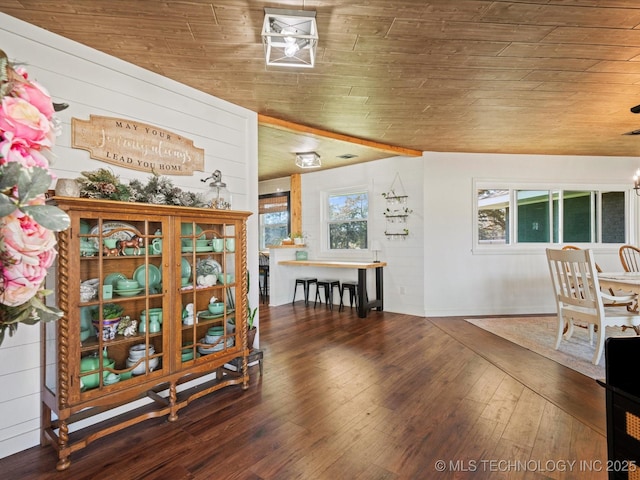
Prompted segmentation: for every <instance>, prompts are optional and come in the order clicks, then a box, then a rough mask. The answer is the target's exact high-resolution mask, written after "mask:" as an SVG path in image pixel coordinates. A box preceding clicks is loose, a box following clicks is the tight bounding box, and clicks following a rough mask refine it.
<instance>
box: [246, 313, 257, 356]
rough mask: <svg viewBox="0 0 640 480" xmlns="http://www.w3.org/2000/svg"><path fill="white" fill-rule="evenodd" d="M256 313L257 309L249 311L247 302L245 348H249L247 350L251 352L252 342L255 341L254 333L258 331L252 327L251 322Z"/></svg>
mask: <svg viewBox="0 0 640 480" xmlns="http://www.w3.org/2000/svg"><path fill="white" fill-rule="evenodd" d="M257 311H258V307H255V308H254V309H253V310H251V307H250V306H249V302H247V346H248V347H249V350H253V342H254V341H255V339H256V333H257V332H258V329H257V328H256V327H254V325H253V320H254V318H255V316H256V312H257Z"/></svg>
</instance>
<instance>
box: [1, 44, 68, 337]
mask: <svg viewBox="0 0 640 480" xmlns="http://www.w3.org/2000/svg"><path fill="white" fill-rule="evenodd" d="M0 101H1V104H0V344H2V341H3V340H4V337H5V332H6V331H7V330H8V331H9V334H10V335H13V333H14V332H15V331H16V330H17V328H18V323H20V322H22V323H26V324H35V323H37V322H38V321H40V320H42V321H51V320H56V319H58V318H60V317H61V316H62V312H61V311H59V310H58V309H55V308H51V307H47V306H46V305H45V304H44V302H43V297H44V296H45V295H47V294H49V293H51V292H48V291H46V290H44V289H43V283H44V279H45V276H46V274H47V269H48V268H49V267H51V265H53V262H54V261H55V258H56V255H57V251H56V248H55V247H56V244H57V241H56V236H55V233H54V232H56V231H61V230H65V229H66V228H68V226H69V217H68V216H67V215H66V214H65V213H64V212H63V211H62V210H60V209H59V208H57V207H54V206H50V205H46V204H45V192H46V191H47V190H48V189H49V187H50V185H51V182H52V180H53V179H54V176H53V175H52V174H51V172H50V171H49V159H48V158H47V154H48V153H49V150H50V149H51V148H52V147H53V146H54V143H55V137H56V135H57V134H58V133H59V132H58V129H57V128H56V119H55V117H54V113H55V107H54V104H53V102H52V100H51V97H50V96H49V94H48V93H47V91H46V90H45V89H44V88H43V87H41V86H40V85H38V84H37V83H36V82H34V81H32V80H29V79H28V75H27V72H26V71H25V69H24V68H22V67H14V66H13V65H11V64H10V63H9V61H8V59H7V56H6V54H5V53H4V52H3V51H2V50H0Z"/></svg>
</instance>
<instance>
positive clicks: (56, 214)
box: [20, 205, 71, 232]
mask: <svg viewBox="0 0 640 480" xmlns="http://www.w3.org/2000/svg"><path fill="white" fill-rule="evenodd" d="M20 210H21V211H23V212H24V213H26V214H27V215H29V216H30V217H31V218H33V219H34V220H35V221H36V222H38V223H39V224H40V225H42V226H43V227H44V228H47V229H49V230H53V231H54V232H60V231H62V230H66V229H67V228H69V225H70V224H71V222H70V220H69V215H67V214H66V213H65V212H63V211H62V210H60V209H59V208H58V207H54V206H53V205H26V206H24V207H21V208H20Z"/></svg>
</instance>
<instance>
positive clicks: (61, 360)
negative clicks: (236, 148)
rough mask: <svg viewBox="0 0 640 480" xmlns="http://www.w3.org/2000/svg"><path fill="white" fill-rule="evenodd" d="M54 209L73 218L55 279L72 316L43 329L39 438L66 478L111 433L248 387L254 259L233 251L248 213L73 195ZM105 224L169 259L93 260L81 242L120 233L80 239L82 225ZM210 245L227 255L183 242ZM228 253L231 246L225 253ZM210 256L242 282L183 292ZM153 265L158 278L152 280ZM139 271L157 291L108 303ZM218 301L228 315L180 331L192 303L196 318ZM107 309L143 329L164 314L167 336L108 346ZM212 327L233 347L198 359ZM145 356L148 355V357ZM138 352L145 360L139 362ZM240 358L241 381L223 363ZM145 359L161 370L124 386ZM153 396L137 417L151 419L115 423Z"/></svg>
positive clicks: (146, 255)
mask: <svg viewBox="0 0 640 480" xmlns="http://www.w3.org/2000/svg"><path fill="white" fill-rule="evenodd" d="M49 202H51V203H53V204H56V205H57V206H58V207H59V208H61V209H62V210H63V211H65V212H66V213H67V214H68V215H69V218H70V221H71V224H70V227H69V229H67V230H65V231H63V232H60V233H59V234H58V250H59V254H58V265H57V269H54V270H53V272H55V275H56V276H55V278H54V279H52V280H53V281H54V282H55V285H56V289H57V290H56V298H57V302H58V305H57V306H58V307H59V308H60V309H61V310H62V311H63V312H65V315H64V316H63V317H62V318H60V319H59V320H58V321H57V322H41V330H42V335H41V338H42V353H43V354H42V356H41V358H42V360H41V361H42V371H43V372H44V376H43V384H42V395H41V397H42V412H43V414H42V416H41V419H42V425H41V431H42V439H43V441H48V442H49V443H50V444H51V445H52V446H53V447H54V448H55V449H56V451H57V455H58V463H57V465H56V468H57V469H58V470H65V469H67V468H68V467H69V465H70V456H71V454H72V452H75V451H77V450H79V449H82V448H85V447H87V446H88V445H89V444H90V443H91V439H92V438H99V437H102V436H105V435H108V434H110V433H113V432H115V431H118V430H121V429H123V428H126V427H127V426H129V425H133V424H135V423H138V422H141V421H144V420H146V419H148V418H153V417H158V416H164V415H167V416H168V419H169V421H176V420H177V419H178V412H179V411H180V409H182V408H184V407H186V406H187V405H188V404H189V402H190V401H191V400H193V399H195V398H198V397H200V396H202V395H205V394H208V393H211V392H213V391H216V390H218V389H220V388H223V387H226V386H229V385H242V388H243V389H246V388H248V381H249V376H248V370H247V367H246V357H247V355H248V352H249V349H248V346H247V345H246V342H247V335H246V329H247V325H246V320H247V319H246V312H247V304H246V302H247V299H246V298H247V284H246V280H245V279H246V278H247V259H246V255H245V254H244V251H243V250H242V249H235V248H233V247H234V246H235V245H244V244H246V235H247V232H246V230H247V227H246V221H247V218H248V216H249V215H250V214H251V213H250V212H238V211H231V210H214V209H203V208H193V207H175V206H167V205H150V204H138V203H129V202H113V201H107V200H95V199H80V198H69V197H64V198H56V197H54V198H52V199H50V200H49ZM105 224H110V225H115V224H126V225H131V226H132V228H135V229H136V231H137V232H139V236H140V237H142V238H143V239H144V244H145V245H151V242H152V241H153V240H154V239H160V240H161V241H162V255H160V254H155V253H154V254H151V253H150V250H147V251H143V254H141V255H133V254H131V255H111V256H107V255H105V254H104V252H103V251H99V252H97V253H96V254H95V255H81V248H80V247H81V238H80V237H83V238H82V241H83V242H85V243H86V239H87V237H89V238H91V239H102V238H103V237H105V238H106V237H107V236H109V235H111V234H113V231H112V232H106V230H105V231H103V232H101V233H98V234H97V235H92V236H88V235H85V234H82V235H80V234H79V232H80V231H81V227H82V226H83V225H84V226H85V228H86V225H89V226H90V227H91V228H93V229H94V231H95V229H96V228H97V227H98V226H100V225H105ZM202 238H206V239H208V240H211V239H214V238H224V239H225V248H224V250H223V251H221V252H214V251H203V252H197V251H196V252H193V251H191V252H183V251H182V249H183V248H184V247H183V246H184V245H185V243H186V244H187V245H189V244H190V243H188V242H192V243H191V244H193V245H195V241H196V240H197V239H202ZM100 241H101V240H100ZM156 243H157V242H156ZM227 245H231V247H229V248H226V247H227ZM231 250H233V251H231ZM235 250H237V251H235ZM205 258H211V259H213V258H215V261H212V262H213V263H214V264H216V265H219V269H220V272H219V273H221V274H224V275H225V276H226V275H233V276H234V278H235V279H236V280H241V281H234V282H232V283H228V284H220V283H217V284H216V285H212V286H207V287H200V286H196V287H195V288H194V287H193V286H192V287H191V288H184V289H183V288H182V280H181V279H182V277H187V271H188V277H189V281H190V282H191V283H192V284H193V282H195V281H196V280H197V272H196V265H197V263H198V262H199V261H200V260H201V259H205ZM176 259H177V261H176ZM152 265H153V267H155V268H154V269H153V271H154V275H156V277H157V278H154V280H153V281H152V280H151V272H152V269H151V268H150V267H151V266H152ZM140 267H142V270H140ZM187 267H188V268H187ZM140 271H142V272H148V273H147V274H146V275H147V276H146V278H145V283H146V282H148V283H149V284H150V287H149V288H147V287H143V290H142V291H141V292H140V293H139V294H137V295H134V296H118V295H117V294H116V293H115V292H114V294H113V297H112V298H108V299H107V298H104V295H103V292H102V290H101V288H102V285H103V283H105V279H106V277H107V276H109V275H115V277H116V278H117V277H118V275H119V274H122V275H123V276H124V277H125V278H135V275H136V272H140ZM94 278H97V279H99V285H100V287H99V289H100V291H99V292H98V295H97V297H96V298H94V299H92V300H90V301H87V302H81V301H80V285H81V283H82V282H84V281H87V280H89V279H94ZM112 278H114V277H112ZM139 283H142V280H139ZM155 287H157V290H154V288H155ZM150 290H151V291H150ZM156 291H157V292H158V293H156ZM212 296H216V297H218V298H219V299H220V301H222V302H224V303H225V304H226V306H227V308H226V310H225V311H224V313H223V314H222V315H221V316H220V317H217V318H207V319H205V318H198V321H197V322H194V324H192V325H184V324H183V323H182V312H183V309H184V305H187V304H188V303H192V304H193V309H194V313H195V312H198V311H204V310H207V306H208V304H209V301H210V298H211V297H212ZM107 303H114V304H118V305H120V306H122V307H123V308H124V312H123V315H127V316H129V317H130V318H131V319H132V320H138V322H139V321H141V320H142V313H143V312H146V315H148V316H149V317H151V316H152V315H153V314H159V315H162V321H161V329H160V331H159V332H148V333H141V332H138V333H137V334H135V335H130V336H126V337H125V336H124V335H121V334H117V333H116V335H115V338H113V339H107V340H105V339H104V338H102V337H100V338H98V337H97V336H96V327H95V326H94V325H93V322H92V318H91V315H90V311H89V310H88V309H92V310H94V311H98V312H100V313H101V311H102V310H101V309H102V307H103V306H104V305H105V304H107ZM148 320H149V319H147V321H148ZM229 320H233V321H234V322H235V324H236V325H235V330H233V331H232V329H231V327H229V325H228V322H229ZM213 326H220V327H222V329H223V335H222V338H223V339H225V341H224V342H223V344H221V345H220V350H219V351H215V352H211V353H210V354H208V355H197V345H198V343H199V342H201V340H202V339H204V338H206V334H207V330H208V329H209V328H210V327H213ZM86 329H89V330H90V333H89V337H88V338H86V339H85V340H84V341H82V342H81V341H80V333H81V330H83V331H84V332H85V334H86ZM147 330H148V328H147ZM83 338H84V337H83ZM204 345H212V344H206V343H205V344H204ZM140 346H141V347H140ZM208 348H210V349H213V348H214V347H213V345H212V346H211V347H208ZM215 348H218V347H215ZM185 349H187V350H189V349H191V350H192V351H193V353H194V355H193V358H191V359H186V360H183V356H182V351H183V350H185ZM145 353H147V354H149V356H148V358H147V357H145ZM134 354H136V355H140V354H141V355H142V357H137V358H134ZM93 355H96V356H97V358H96V361H95V362H93V360H91V362H83V359H85V358H86V357H88V356H93ZM238 357H240V358H243V359H245V361H243V369H241V371H239V372H237V373H236V372H234V373H233V375H230V374H229V373H230V372H225V371H224V368H223V367H224V365H225V363H228V362H229V361H232V360H233V359H235V358H238ZM139 358H142V359H143V363H144V364H145V365H146V362H148V364H149V365H148V367H153V369H151V368H148V369H146V370H144V371H143V372H141V373H140V374H139V375H132V376H131V377H130V378H124V374H125V373H132V372H133V371H134V370H135V367H134V366H133V364H134V363H135V361H137V360H138V359H139ZM130 359H131V360H130ZM156 359H157V360H156ZM156 362H157V365H155V363H156ZM93 363H95V366H94V365H93ZM83 365H84V366H83ZM86 365H91V366H90V367H87V366H86ZM128 365H129V366H128ZM111 373H113V374H118V373H120V374H121V375H123V379H122V380H120V381H116V382H115V383H111V384H109V385H107V384H105V382H104V379H105V378H106V377H107V376H108V375H109V374H111ZM210 374H215V381H213V382H208V383H206V384H204V385H203V386H197V387H194V388H188V389H186V390H185V391H182V392H180V393H178V392H177V387H178V385H180V384H182V383H185V382H187V381H189V382H190V381H193V380H194V379H198V378H200V377H203V376H205V375H210ZM202 380H204V378H203V379H202ZM163 392H164V393H163ZM161 393H162V395H160V394H161ZM145 397H147V398H150V399H152V400H154V401H153V402H151V403H150V404H149V405H148V406H145V407H144V408H143V409H142V410H139V411H145V412H146V413H145V414H141V415H136V414H135V413H134V414H125V415H123V416H116V415H115V410H114V409H115V408H116V407H121V406H125V405H127V404H128V403H130V402H133V401H134V400H139V399H141V398H145ZM160 399H162V400H160ZM110 411H113V413H114V415H113V416H112V418H109V419H107V420H100V421H97V423H96V424H95V425H93V426H91V427H87V428H80V429H78V430H77V431H75V432H74V433H73V435H69V425H70V424H72V423H74V422H77V421H78V420H81V419H86V418H89V417H92V416H94V415H98V414H104V413H108V412H110ZM134 411H136V410H134Z"/></svg>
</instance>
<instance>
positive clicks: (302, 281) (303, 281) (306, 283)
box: [291, 277, 318, 306]
mask: <svg viewBox="0 0 640 480" xmlns="http://www.w3.org/2000/svg"><path fill="white" fill-rule="evenodd" d="M312 284H315V285H316V288H318V287H317V285H318V279H317V278H314V277H303V278H296V285H295V288H294V289H293V300H292V301H291V305H293V304H294V303H295V301H296V292H297V291H298V285H302V288H303V289H304V304H305V306H307V305H309V287H310V286H311V285H312Z"/></svg>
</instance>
